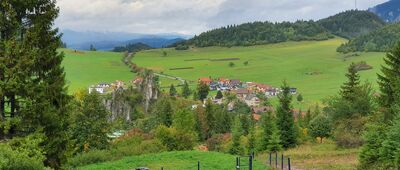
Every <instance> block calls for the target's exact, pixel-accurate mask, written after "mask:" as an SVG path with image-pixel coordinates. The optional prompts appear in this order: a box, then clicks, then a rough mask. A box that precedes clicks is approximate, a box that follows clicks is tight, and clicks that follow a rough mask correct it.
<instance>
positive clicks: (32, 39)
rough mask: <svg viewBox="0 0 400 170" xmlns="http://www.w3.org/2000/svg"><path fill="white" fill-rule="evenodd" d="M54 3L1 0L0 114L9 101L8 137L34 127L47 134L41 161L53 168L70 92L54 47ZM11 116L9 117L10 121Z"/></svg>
mask: <svg viewBox="0 0 400 170" xmlns="http://www.w3.org/2000/svg"><path fill="white" fill-rule="evenodd" d="M58 12H59V11H58V8H57V7H56V2H55V1H53V0H41V1H10V0H3V1H1V3H0V115H2V117H4V115H5V103H6V102H7V103H10V111H9V113H8V114H9V115H10V116H11V118H8V119H10V121H11V119H19V120H21V121H20V124H14V125H12V128H11V131H10V133H9V134H8V136H9V137H13V136H15V135H18V136H25V135H28V134H29V133H31V132H35V131H37V130H39V129H41V130H42V132H43V133H44V135H45V136H46V140H44V141H43V143H42V144H41V146H43V147H44V150H45V153H46V161H45V163H46V165H48V166H51V167H53V168H58V167H59V166H60V164H61V162H63V161H65V159H66V156H65V152H66V148H67V146H66V145H67V143H68V142H67V139H68V136H67V133H66V131H67V125H68V124H67V121H66V119H67V117H68V111H69V109H68V108H67V105H68V102H69V101H70V97H69V96H68V94H67V90H66V87H65V73H64V69H63V67H62V66H61V62H62V60H63V57H64V55H63V54H62V53H59V52H57V48H58V47H60V45H61V40H60V35H59V33H58V30H57V29H54V27H53V26H54V20H55V19H56V17H57V16H58ZM12 122H13V121H12Z"/></svg>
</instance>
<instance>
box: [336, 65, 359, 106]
mask: <svg viewBox="0 0 400 170" xmlns="http://www.w3.org/2000/svg"><path fill="white" fill-rule="evenodd" d="M346 77H347V79H348V80H347V82H346V83H344V84H343V85H342V87H341V90H340V94H341V96H342V98H343V99H345V100H348V101H350V102H351V101H354V100H355V98H356V96H355V94H356V92H357V90H358V89H359V88H360V75H359V74H358V70H357V66H356V64H354V63H351V64H350V66H349V68H348V72H347V73H346Z"/></svg>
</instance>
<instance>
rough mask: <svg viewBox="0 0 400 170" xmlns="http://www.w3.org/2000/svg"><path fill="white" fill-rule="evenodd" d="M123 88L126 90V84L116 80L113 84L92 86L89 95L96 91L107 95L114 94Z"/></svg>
mask: <svg viewBox="0 0 400 170" xmlns="http://www.w3.org/2000/svg"><path fill="white" fill-rule="evenodd" d="M121 88H122V89H124V88H125V83H124V82H123V81H120V80H116V81H115V82H113V83H106V82H102V83H99V84H97V85H92V86H90V87H89V93H92V92H95V91H96V92H97V93H100V94H105V93H109V92H113V91H115V90H117V89H121Z"/></svg>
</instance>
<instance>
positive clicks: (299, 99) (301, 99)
mask: <svg viewBox="0 0 400 170" xmlns="http://www.w3.org/2000/svg"><path fill="white" fill-rule="evenodd" d="M296 99H297V101H298V102H303V95H301V94H299V95H297V98H296Z"/></svg>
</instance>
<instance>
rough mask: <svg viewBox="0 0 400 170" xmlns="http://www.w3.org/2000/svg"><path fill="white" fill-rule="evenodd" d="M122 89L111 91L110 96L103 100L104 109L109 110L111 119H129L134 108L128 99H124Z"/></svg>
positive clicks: (128, 120)
mask: <svg viewBox="0 0 400 170" xmlns="http://www.w3.org/2000/svg"><path fill="white" fill-rule="evenodd" d="M125 96H126V95H125V94H124V89H122V88H118V89H117V90H115V91H114V92H112V94H111V97H110V98H106V99H104V100H103V102H104V105H105V106H106V109H107V110H109V111H110V112H111V121H115V120H117V119H120V120H125V121H127V122H130V121H131V113H132V111H133V110H134V108H133V106H132V104H131V103H130V102H129V100H126V97H125Z"/></svg>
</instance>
